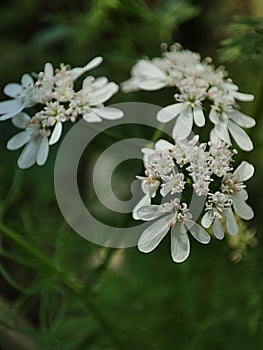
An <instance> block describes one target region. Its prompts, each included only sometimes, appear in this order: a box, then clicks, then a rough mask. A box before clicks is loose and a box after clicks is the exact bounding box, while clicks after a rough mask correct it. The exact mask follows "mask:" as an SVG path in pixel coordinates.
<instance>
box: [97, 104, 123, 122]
mask: <svg viewBox="0 0 263 350" xmlns="http://www.w3.org/2000/svg"><path fill="white" fill-rule="evenodd" d="M96 114H98V115H99V116H100V117H101V118H104V119H110V120H114V119H120V118H122V117H123V111H122V110H120V109H117V108H112V107H103V108H98V109H96Z"/></svg>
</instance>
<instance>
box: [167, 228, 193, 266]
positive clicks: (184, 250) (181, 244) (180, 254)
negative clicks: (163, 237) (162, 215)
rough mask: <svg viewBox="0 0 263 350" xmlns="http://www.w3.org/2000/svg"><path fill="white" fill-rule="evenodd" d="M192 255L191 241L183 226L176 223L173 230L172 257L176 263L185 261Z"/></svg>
mask: <svg viewBox="0 0 263 350" xmlns="http://www.w3.org/2000/svg"><path fill="white" fill-rule="evenodd" d="M189 254H190V241H189V237H188V235H187V233H186V232H185V230H184V228H183V225H182V224H181V223H179V222H176V223H175V225H174V226H173V227H172V230H171V255H172V259H173V261H174V262H177V263H180V262H183V261H185V260H186V259H187V258H188V256H189Z"/></svg>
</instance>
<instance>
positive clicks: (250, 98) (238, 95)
mask: <svg viewBox="0 0 263 350" xmlns="http://www.w3.org/2000/svg"><path fill="white" fill-rule="evenodd" d="M232 95H233V96H234V97H235V99H237V100H239V101H244V102H251V101H253V100H254V96H253V95H252V94H245V93H243V92H238V91H233V92H232Z"/></svg>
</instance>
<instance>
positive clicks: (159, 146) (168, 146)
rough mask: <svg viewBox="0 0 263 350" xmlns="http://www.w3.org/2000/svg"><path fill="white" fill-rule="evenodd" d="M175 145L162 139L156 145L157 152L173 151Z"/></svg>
mask: <svg viewBox="0 0 263 350" xmlns="http://www.w3.org/2000/svg"><path fill="white" fill-rule="evenodd" d="M173 147H174V145H173V144H172V143H170V142H168V141H166V140H163V139H160V140H158V141H157V142H156V143H155V149H156V151H165V150H168V149H172V148H173Z"/></svg>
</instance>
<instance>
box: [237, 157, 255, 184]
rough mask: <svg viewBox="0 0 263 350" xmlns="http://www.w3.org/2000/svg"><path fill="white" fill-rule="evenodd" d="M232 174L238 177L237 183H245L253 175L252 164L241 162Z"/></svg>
mask: <svg viewBox="0 0 263 350" xmlns="http://www.w3.org/2000/svg"><path fill="white" fill-rule="evenodd" d="M234 174H236V175H238V176H239V181H240V182H243V181H247V180H249V179H250V178H251V177H252V176H253V175H254V167H253V165H252V164H250V163H248V162H246V161H243V162H242V163H241V164H240V165H239V166H238V167H237V169H236V170H235V172H234Z"/></svg>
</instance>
